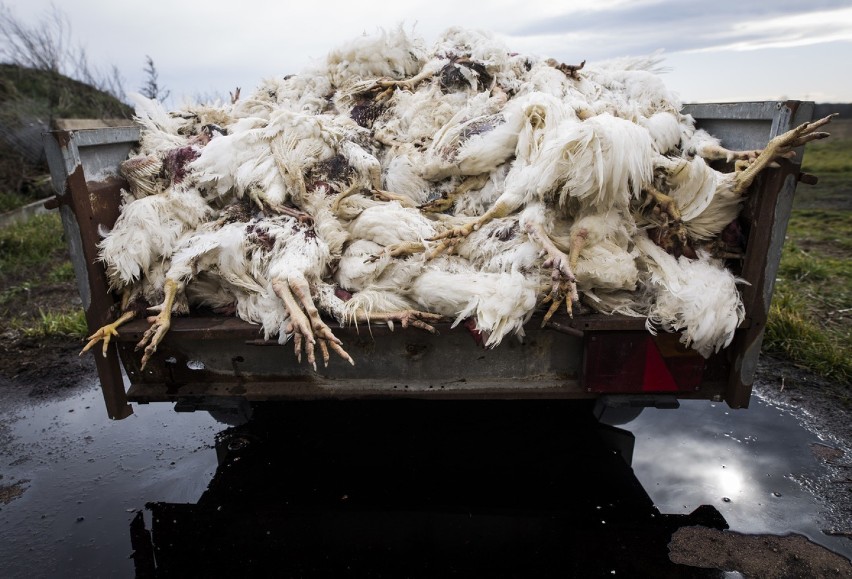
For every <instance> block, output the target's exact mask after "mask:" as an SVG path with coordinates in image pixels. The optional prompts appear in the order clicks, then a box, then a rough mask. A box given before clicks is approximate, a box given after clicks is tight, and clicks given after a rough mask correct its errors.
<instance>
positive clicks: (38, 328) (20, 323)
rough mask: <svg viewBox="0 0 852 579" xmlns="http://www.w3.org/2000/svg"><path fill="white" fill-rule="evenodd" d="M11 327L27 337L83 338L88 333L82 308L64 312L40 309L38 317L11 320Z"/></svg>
mask: <svg viewBox="0 0 852 579" xmlns="http://www.w3.org/2000/svg"><path fill="white" fill-rule="evenodd" d="M12 327H13V328H14V329H16V330H19V331H20V332H22V333H23V334H24V335H25V336H26V337H28V338H50V337H57V336H66V337H69V338H84V337H86V335H87V333H88V326H87V325H86V315H85V313H84V312H83V310H82V309H80V310H73V311H66V312H52V311H51V312H45V311H44V310H41V311H40V312H39V317H38V318H35V319H31V320H21V319H16V320H13V321H12Z"/></svg>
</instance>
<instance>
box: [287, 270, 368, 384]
mask: <svg viewBox="0 0 852 579" xmlns="http://www.w3.org/2000/svg"><path fill="white" fill-rule="evenodd" d="M272 289H273V291H274V292H275V294H276V295H277V296H278V297H279V298H281V300H282V301H283V302H284V305H285V307H286V308H287V311H288V312H289V314H290V324H289V325H288V327H287V329H286V331H287V333H290V334H293V344H294V348H295V353H296V360H297V361H298V362H300V363H301V361H302V347H303V345H304V351H305V354H306V355H307V359H308V363H309V364H310V365H311V366H313V368H314V370H316V369H317V362H316V354H315V347H316V346H317V345H319V348H320V353H321V354H322V358H323V362H324V364H325V365H326V366H328V362H329V352H328V349H329V348H331V349H332V350H333V351H334V352H336V353H337V354H338V355H339V356H340V357H341V358H343V359H344V360H346V361H347V362H349V363H350V364H352V365H353V366H354V365H355V362H354V361H353V360H352V357H351V356H350V355H349V354H348V353H347V352H346V350H344V349H343V346H342V344H343V342H341V341H340V339H339V338H338V337H337V336H335V335H334V333H333V332H332V331H331V328H329V327H328V325H327V324H326V323H325V322H323V321H322V318H320V314H319V310H317V308H316V306H315V305H314V302H313V299H312V298H311V293H310V288H309V286H308V282H307V280H306V279H305V278H304V276H303V275H301V274H293V275H291V276H290V278H288V279H287V280H283V279H276V280H274V281H273V282H272ZM297 298H298V301H297ZM300 303H301V306H302V307H303V308H304V311H302V307H300Z"/></svg>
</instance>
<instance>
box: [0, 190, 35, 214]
mask: <svg viewBox="0 0 852 579" xmlns="http://www.w3.org/2000/svg"><path fill="white" fill-rule="evenodd" d="M31 201H32V199H30V198H29V197H27V196H26V195H22V194H21V193H18V192H17V191H10V192H6V191H3V192H0V213H6V212H7V211H11V210H13V209H17V208H18V207H23V206H24V205H26V204H27V203H30V202H31Z"/></svg>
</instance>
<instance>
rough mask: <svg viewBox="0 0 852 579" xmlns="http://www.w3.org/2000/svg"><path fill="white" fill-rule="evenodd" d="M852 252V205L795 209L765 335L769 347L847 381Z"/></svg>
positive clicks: (851, 373) (851, 361)
mask: <svg viewBox="0 0 852 579" xmlns="http://www.w3.org/2000/svg"><path fill="white" fill-rule="evenodd" d="M850 254H852V211H844V210H818V209H810V210H796V211H793V215H792V217H791V219H790V223H789V226H788V230H787V241H786V243H785V245H784V249H783V253H782V257H781V266H780V268H779V271H778V280H777V282H776V286H775V295H774V297H773V302H772V308H771V311H770V315H769V320H768V323H767V328H766V336H765V340H764V349H765V350H766V351H769V352H773V353H776V354H781V355H783V356H785V357H787V358H790V359H791V360H793V361H794V362H795V363H797V364H799V365H800V366H804V367H807V368H809V369H811V370H813V371H814V372H816V373H818V374H820V375H822V376H825V377H826V378H831V379H833V380H837V381H839V382H841V383H847V384H848V383H849V382H850V381H852V346H850V344H852V340H851V339H852V332H850V329H852V260H850V259H849V255H850ZM850 398H852V397H848V398H847V399H850Z"/></svg>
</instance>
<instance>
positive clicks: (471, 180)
mask: <svg viewBox="0 0 852 579" xmlns="http://www.w3.org/2000/svg"><path fill="white" fill-rule="evenodd" d="M490 178H491V175H489V174H488V173H485V174H482V175H474V176H471V177H467V178H466V179H465V180H464V181H462V182H461V184H460V185H459V186H458V187H456V188H455V189H454V190H453V191H449V192H446V193H443V194H442V195H441V196H440V197H438V198H437V199H434V200H432V201H429V202H427V203H424V204H423V205H420V206H419V207H418V209H420V211H425V212H427V213H443V212H445V211H448V210H450V209H452V207H453V205H455V203H456V199H458V198H459V197H460V196H462V195H464V194H465V193H469V192H470V191H476V190H477V189H482V188H483V187H485V184H486V183H488V180H489V179H490Z"/></svg>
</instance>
